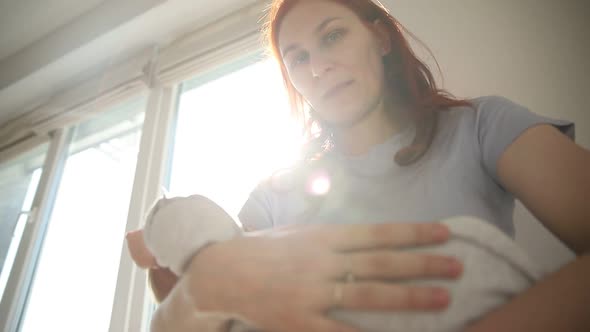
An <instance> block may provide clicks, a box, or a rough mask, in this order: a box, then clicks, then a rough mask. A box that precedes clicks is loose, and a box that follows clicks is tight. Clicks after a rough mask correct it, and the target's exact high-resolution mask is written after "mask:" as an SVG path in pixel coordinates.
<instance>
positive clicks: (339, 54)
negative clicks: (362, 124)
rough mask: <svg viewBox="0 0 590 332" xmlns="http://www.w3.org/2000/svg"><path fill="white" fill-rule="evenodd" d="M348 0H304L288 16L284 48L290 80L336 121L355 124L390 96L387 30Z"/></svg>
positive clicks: (327, 118) (325, 116) (326, 116)
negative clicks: (387, 91) (345, 3)
mask: <svg viewBox="0 0 590 332" xmlns="http://www.w3.org/2000/svg"><path fill="white" fill-rule="evenodd" d="M370 25H371V27H369V24H367V23H365V22H363V21H361V20H360V18H359V17H358V16H356V14H355V13H354V12H353V11H352V10H351V9H349V8H348V7H345V6H343V5H340V4H338V3H335V2H331V1H318V0H303V1H301V2H300V3H298V4H297V5H295V6H294V7H293V8H292V9H291V10H290V12H289V13H287V14H286V16H285V17H284V18H283V21H282V23H281V26H280V31H279V36H278V40H279V48H280V51H281V57H282V60H283V62H284V64H285V67H286V68H287V72H288V74H289V79H290V80H291V83H292V84H293V86H294V87H295V89H297V91H298V92H299V93H300V94H301V95H302V96H303V97H304V98H305V100H307V102H308V103H309V104H310V105H311V106H312V107H313V109H314V110H315V111H316V113H317V114H318V115H319V116H320V117H321V118H322V119H323V120H325V121H327V122H328V123H330V124H331V125H334V126H337V127H341V126H345V127H346V126H351V125H354V124H355V123H356V122H358V121H359V120H361V119H363V118H364V117H365V116H366V115H367V114H368V113H369V112H371V111H373V110H375V109H377V108H378V105H379V104H380V102H382V99H383V98H382V97H383V95H384V93H383V91H384V86H385V79H384V70H383V62H382V57H383V55H384V54H386V53H387V52H388V50H389V44H388V43H387V42H385V41H386V40H387V38H386V33H384V32H383V31H381V30H382V29H379V28H378V27H376V25H375V24H372V23H371V24H370Z"/></svg>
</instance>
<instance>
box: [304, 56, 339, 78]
mask: <svg viewBox="0 0 590 332" xmlns="http://www.w3.org/2000/svg"><path fill="white" fill-rule="evenodd" d="M310 64H311V75H312V76H313V77H314V78H320V77H323V76H324V75H326V74H327V73H328V72H330V71H332V69H334V67H333V63H332V61H330V59H328V58H327V57H324V56H321V55H314V56H312V57H311V58H310Z"/></svg>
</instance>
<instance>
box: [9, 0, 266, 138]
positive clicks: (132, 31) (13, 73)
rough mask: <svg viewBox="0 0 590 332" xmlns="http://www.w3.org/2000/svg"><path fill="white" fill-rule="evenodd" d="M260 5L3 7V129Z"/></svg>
mask: <svg viewBox="0 0 590 332" xmlns="http://www.w3.org/2000/svg"><path fill="white" fill-rule="evenodd" d="M253 2H256V0H216V1H210V0H125V1H121V0H44V1H43V4H42V5H39V4H40V2H39V1H38V0H12V1H10V0H0V129H1V128H2V126H3V125H4V124H6V123H8V122H9V121H10V120H12V119H15V118H18V117H19V116H21V115H22V114H25V113H27V112H28V111H30V110H32V109H34V108H35V107H36V106H38V105H40V104H42V103H44V102H45V101H47V100H50V99H51V97H52V96H53V95H56V94H57V93H59V92H62V91H64V90H67V89H68V88H70V87H72V86H74V85H75V84H76V83H77V82H80V81H82V80H84V79H87V78H90V77H92V76H94V75H96V72H97V71H98V70H100V68H101V66H102V68H104V66H106V65H111V66H112V65H113V64H116V63H117V62H121V61H123V60H125V59H128V58H129V57H132V56H133V55H134V54H137V53H138V52H141V51H145V50H146V49H149V48H151V47H153V46H154V45H159V44H162V43H164V44H165V43H167V42H169V41H170V40H171V39H174V38H178V37H179V36H182V35H183V34H185V33H188V32H190V31H193V30H195V29H197V28H198V27H201V26H204V25H206V24H208V23H210V22H213V21H215V20H217V19H219V18H220V17H222V16H224V15H227V14H229V13H230V12H232V11H235V10H237V9H239V8H242V7H245V6H247V5H248V4H251V3H253Z"/></svg>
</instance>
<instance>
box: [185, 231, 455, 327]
mask: <svg viewBox="0 0 590 332" xmlns="http://www.w3.org/2000/svg"><path fill="white" fill-rule="evenodd" d="M448 238H449V231H448V229H447V228H446V227H445V226H444V225H440V224H436V223H434V224H399V223H398V224H392V223H389V224H373V225H366V224H365V225H313V226H298V227H291V228H288V229H284V230H273V231H264V232H255V233H249V234H248V235H247V236H244V237H240V238H236V239H233V240H230V241H226V242H221V243H216V244H213V245H210V246H209V247H206V248H205V249H203V250H202V251H201V252H200V253H199V254H198V255H197V256H196V257H195V258H194V259H193V261H192V262H191V265H190V267H189V268H188V270H187V274H186V278H188V279H187V280H186V285H188V288H187V290H188V293H190V294H189V296H190V297H191V299H192V301H191V302H192V303H194V305H195V308H194V309H195V310H197V311H203V312H228V313H232V314H235V315H240V316H242V317H245V318H246V319H247V320H249V321H250V322H252V323H254V324H255V325H256V326H257V327H259V328H260V329H261V330H264V331H282V332H290V331H326V332H329V331H351V332H352V331H356V330H355V329H354V328H351V327H349V326H347V325H344V324H343V323H340V322H337V321H335V320H332V319H330V318H329V317H328V316H327V315H326V311H327V310H329V309H335V308H340V309H359V310H379V311H396V310H439V309H443V308H445V307H446V305H447V304H448V302H449V295H448V293H447V292H446V291H445V290H444V289H438V288H434V287H418V286H411V285H406V284H396V283H394V282H392V280H400V279H405V280H407V279H415V278H454V277H457V276H458V275H459V274H460V273H461V265H460V263H459V262H457V261H455V260H453V259H451V258H445V257H439V256H434V255H427V254H418V253H408V252H396V251H395V249H396V248H403V247H411V246H421V245H432V244H437V243H442V242H445V241H446V240H447V239H448ZM345 279H347V280H349V281H350V280H351V279H353V280H354V282H343V280H345Z"/></svg>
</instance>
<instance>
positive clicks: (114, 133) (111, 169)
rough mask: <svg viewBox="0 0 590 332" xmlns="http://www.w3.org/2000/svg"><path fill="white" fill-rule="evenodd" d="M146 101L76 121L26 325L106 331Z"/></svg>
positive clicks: (32, 330) (29, 331)
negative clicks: (78, 123) (77, 122)
mask: <svg viewBox="0 0 590 332" xmlns="http://www.w3.org/2000/svg"><path fill="white" fill-rule="evenodd" d="M144 104H145V100H144V99H143V98H142V99H141V100H134V101H130V102H127V103H125V104H123V105H120V106H119V107H116V108H114V109H112V110H109V111H108V112H107V113H101V114H100V115H98V116H97V117H96V118H94V119H91V120H89V121H87V122H85V123H82V124H80V125H78V126H77V127H76V128H74V135H73V138H72V142H71V143H70V146H69V149H68V157H67V160H66V164H65V168H64V171H63V175H62V179H61V183H60V184H59V187H58V190H57V194H56V198H55V204H54V206H53V210H52V213H51V217H50V220H49V224H48V229H47V233H46V236H45V239H44V242H43V247H42V250H41V254H40V257H39V261H38V265H37V268H36V272H35V276H34V280H33V283H32V286H31V289H30V293H29V298H28V302H27V306H26V309H25V313H24V316H23V320H21V325H20V330H21V331H25V332H36V331H63V332H67V331H72V332H74V331H76V332H78V331H100V332H105V331H108V328H109V322H110V317H111V310H112V304H113V300H114V293H115V286H116V280H117V273H118V268H119V259H120V254H121V248H122V245H123V239H124V233H125V225H126V221H127V212H128V208H129V201H130V198H131V190H132V185H133V179H134V173H135V165H136V161H137V153H138V150H139V141H140V134H141V129H142V125H143V116H144V112H143V110H144Z"/></svg>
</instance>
